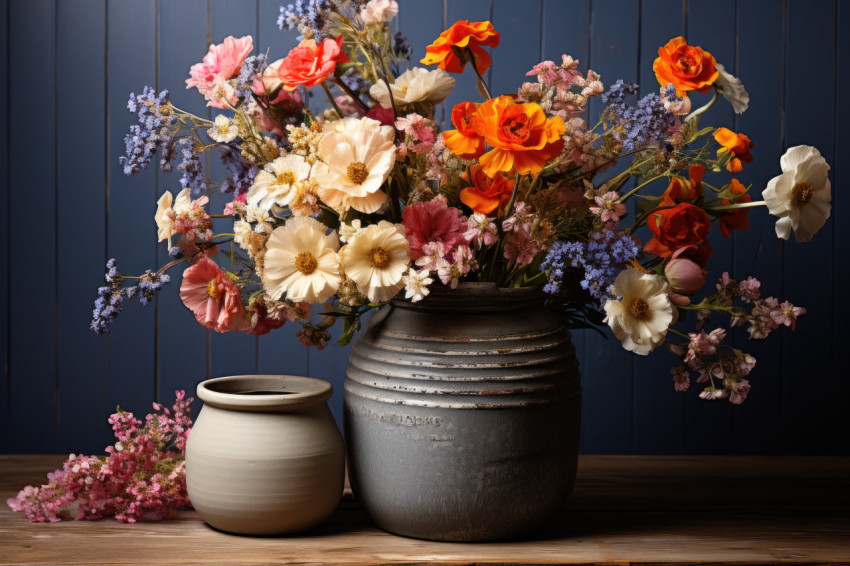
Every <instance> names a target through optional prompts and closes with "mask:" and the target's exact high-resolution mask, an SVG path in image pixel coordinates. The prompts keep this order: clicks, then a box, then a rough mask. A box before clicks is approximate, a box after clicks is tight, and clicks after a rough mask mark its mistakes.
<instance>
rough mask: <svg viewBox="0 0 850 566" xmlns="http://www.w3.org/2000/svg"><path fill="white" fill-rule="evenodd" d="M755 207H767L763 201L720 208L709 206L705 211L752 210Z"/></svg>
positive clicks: (726, 205)
mask: <svg viewBox="0 0 850 566" xmlns="http://www.w3.org/2000/svg"><path fill="white" fill-rule="evenodd" d="M756 206H767V203H766V202H765V201H763V200H754V201H752V202H739V203H736V204H724V205H721V206H709V207H706V210H735V209H736V208H753V207H756Z"/></svg>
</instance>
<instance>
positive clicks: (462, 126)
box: [443, 102, 486, 159]
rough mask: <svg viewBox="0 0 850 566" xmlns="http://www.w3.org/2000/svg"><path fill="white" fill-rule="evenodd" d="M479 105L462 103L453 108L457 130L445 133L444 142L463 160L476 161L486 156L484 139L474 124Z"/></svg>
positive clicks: (453, 117)
mask: <svg viewBox="0 0 850 566" xmlns="http://www.w3.org/2000/svg"><path fill="white" fill-rule="evenodd" d="M477 111H478V105H477V104H475V103H474V102H461V103H460V104H455V107H454V108H452V124H453V125H454V127H455V128H457V129H456V130H447V131H445V132H443V141H444V142H446V147H447V148H449V149H450V150H452V153H454V154H455V155H457V156H458V157H460V158H461V159H476V158H478V157H481V156H482V155H483V154H484V150H485V149H486V148H485V147H484V138H483V137H481V135H480V134H479V133H478V132H477V131H475V127H474V125H473V123H472V120H473V118H474V117H475V113H476V112H477Z"/></svg>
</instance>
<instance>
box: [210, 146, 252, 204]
mask: <svg viewBox="0 0 850 566" xmlns="http://www.w3.org/2000/svg"><path fill="white" fill-rule="evenodd" d="M218 152H219V155H220V156H221V162H222V163H223V164H224V166H225V168H227V172H228V174H229V175H230V176H229V177H228V178H227V179H225V180H224V181H222V183H221V189H220V190H221V192H222V193H236V194H237V195H241V194H242V193H245V192H248V189H250V188H251V185H253V184H254V177H256V176H257V173H259V171H260V170H259V169H257V168H256V167H254V166H253V165H251V164H250V163H247V162H245V161H242V160H241V159H240V158H239V155H238V154H237V153H236V152H235V151H234V150H232V149H231V148H229V147H227V146H219V148H218Z"/></svg>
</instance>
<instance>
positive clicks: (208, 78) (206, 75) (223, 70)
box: [186, 35, 254, 108]
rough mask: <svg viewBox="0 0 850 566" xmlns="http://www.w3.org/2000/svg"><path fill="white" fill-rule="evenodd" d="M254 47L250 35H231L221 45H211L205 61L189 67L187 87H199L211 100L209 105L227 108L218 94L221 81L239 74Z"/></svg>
mask: <svg viewBox="0 0 850 566" xmlns="http://www.w3.org/2000/svg"><path fill="white" fill-rule="evenodd" d="M253 49H254V40H253V39H252V38H251V36H250V35H246V36H245V37H240V38H239V39H236V38H234V37H233V36H229V37H226V38H225V39H224V41H223V42H221V43H220V44H219V45H210V49H209V51H208V52H207V54H206V55H205V56H204V59H203V61H202V62H201V63H196V64H195V65H192V67H191V68H190V69H189V78H188V79H186V88H192V87H197V89H198V91H199V92H200V93H201V94H203V95H204V98H206V99H207V100H208V101H209V102H208V104H207V106H214V107H216V108H227V105H226V104H223V103H222V102H221V100H220V97H219V96H218V95H217V94H216V89H217V88H221V81H226V80H228V79H232V78H233V77H235V76H237V75H238V74H239V70H240V69H241V68H242V63H243V62H244V61H245V58H246V57H248V54H249V53H251V51H252V50H253Z"/></svg>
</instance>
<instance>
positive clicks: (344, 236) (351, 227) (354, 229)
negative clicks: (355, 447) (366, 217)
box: [339, 218, 363, 242]
mask: <svg viewBox="0 0 850 566" xmlns="http://www.w3.org/2000/svg"><path fill="white" fill-rule="evenodd" d="M362 231H363V227H362V226H361V225H360V219H359V218H355V219H354V220H352V221H351V224H346V223H345V222H342V223H340V225H339V239H340V240H342V241H343V242H348V241H350V240H351V239H352V238H353V237H354V236H356V235H357V234H359V233H360V232H362Z"/></svg>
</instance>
